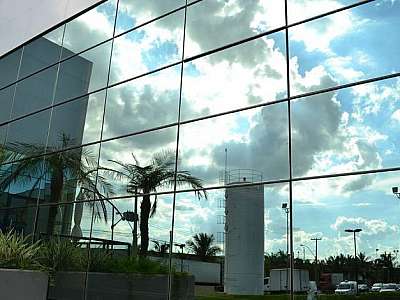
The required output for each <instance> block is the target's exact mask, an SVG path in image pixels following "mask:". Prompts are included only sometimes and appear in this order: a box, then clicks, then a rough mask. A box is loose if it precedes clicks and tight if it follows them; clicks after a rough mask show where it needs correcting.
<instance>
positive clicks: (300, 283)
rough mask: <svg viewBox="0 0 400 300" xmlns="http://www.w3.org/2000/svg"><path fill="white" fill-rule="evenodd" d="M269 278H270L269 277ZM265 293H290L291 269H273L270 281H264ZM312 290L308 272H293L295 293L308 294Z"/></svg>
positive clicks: (296, 270) (299, 270)
mask: <svg viewBox="0 0 400 300" xmlns="http://www.w3.org/2000/svg"><path fill="white" fill-rule="evenodd" d="M267 278H268V277H267ZM264 282H265V284H264V291H266V292H285V291H290V269H272V270H271V271H270V273H269V278H268V280H265V281H264ZM309 288H310V276H309V273H308V270H302V269H294V270H293V289H294V291H295V292H306V291H308V289H309Z"/></svg>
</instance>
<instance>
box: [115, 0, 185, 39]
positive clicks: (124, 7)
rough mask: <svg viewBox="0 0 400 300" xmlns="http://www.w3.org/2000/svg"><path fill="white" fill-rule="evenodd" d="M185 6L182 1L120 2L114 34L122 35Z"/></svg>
mask: <svg viewBox="0 0 400 300" xmlns="http://www.w3.org/2000/svg"><path fill="white" fill-rule="evenodd" d="M183 5H185V1H183V0H167V1H161V2H160V1H157V0H148V1H144V2H143V1H136V0H135V1H132V0H120V1H119V4H118V17H117V27H116V34H119V33H122V32H124V31H126V30H129V29H131V28H133V27H135V26H139V25H141V24H143V23H145V22H148V21H150V20H152V19H154V18H157V17H159V16H161V15H163V14H165V13H168V12H170V11H172V10H174V9H175V8H178V7H180V6H183Z"/></svg>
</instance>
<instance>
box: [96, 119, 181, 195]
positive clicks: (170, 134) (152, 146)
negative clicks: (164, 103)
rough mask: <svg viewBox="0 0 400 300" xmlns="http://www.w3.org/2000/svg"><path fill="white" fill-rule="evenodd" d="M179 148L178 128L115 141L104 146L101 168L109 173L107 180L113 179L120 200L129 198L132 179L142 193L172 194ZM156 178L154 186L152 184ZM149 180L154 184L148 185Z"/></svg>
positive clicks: (103, 144)
mask: <svg viewBox="0 0 400 300" xmlns="http://www.w3.org/2000/svg"><path fill="white" fill-rule="evenodd" d="M175 148H176V127H170V128H165V129H161V130H157V131H151V132H146V133H143V134H139V135H133V136H129V137H125V138H120V139H116V140H111V141H107V142H103V143H102V145H101V156H100V166H101V167H102V168H107V169H109V170H108V171H106V172H105V174H104V176H105V177H106V178H109V179H110V182H111V183H112V184H113V187H114V191H115V195H117V196H121V195H127V194H129V193H128V192H127V190H129V189H128V185H127V184H128V183H129V182H130V181H131V179H132V177H133V179H134V180H135V181H137V182H138V184H140V189H141V190H143V191H142V193H154V192H155V191H158V192H161V191H172V190H173V173H174V170H175ZM124 166H132V167H128V169H126V167H124ZM142 168H143V169H142ZM128 170H131V171H128ZM135 170H142V171H138V172H139V173H137V172H136V171H135ZM121 172H122V173H121ZM141 172H143V174H142V175H139V174H140V173H141ZM118 174H120V175H121V176H119V175H118ZM162 174H163V175H162ZM153 177H154V180H155V181H154V183H153V182H152V180H150V178H153ZM146 180H150V182H152V183H151V184H150V185H147V184H146Z"/></svg>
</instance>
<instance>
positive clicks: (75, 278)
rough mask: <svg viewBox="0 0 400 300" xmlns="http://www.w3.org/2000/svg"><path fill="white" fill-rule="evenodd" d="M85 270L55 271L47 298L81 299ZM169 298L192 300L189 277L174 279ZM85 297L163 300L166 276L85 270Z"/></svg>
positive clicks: (165, 290)
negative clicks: (54, 278) (88, 271)
mask: <svg viewBox="0 0 400 300" xmlns="http://www.w3.org/2000/svg"><path fill="white" fill-rule="evenodd" d="M85 275H86V274H85V273H78V272H59V273H57V275H56V284H55V287H54V288H51V290H50V293H49V298H50V299H57V300H69V299H74V300H80V299H82V300H83V299H85V298H84V293H85V290H84V286H85ZM172 291H173V294H172V300H194V278H193V276H178V277H175V278H174V281H173V288H172ZM86 293H87V298H86V299H88V300H95V299H102V300H114V299H118V300H131V299H146V300H165V299H167V298H168V275H157V274H152V275H150V274H112V273H89V276H88V282H87V291H86Z"/></svg>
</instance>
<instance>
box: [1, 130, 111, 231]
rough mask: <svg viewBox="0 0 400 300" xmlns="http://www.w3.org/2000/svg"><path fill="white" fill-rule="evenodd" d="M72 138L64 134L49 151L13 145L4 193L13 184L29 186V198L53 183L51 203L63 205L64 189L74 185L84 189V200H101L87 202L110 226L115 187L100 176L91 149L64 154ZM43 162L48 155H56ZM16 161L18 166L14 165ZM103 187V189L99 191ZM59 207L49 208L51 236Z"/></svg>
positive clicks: (4, 172)
mask: <svg viewBox="0 0 400 300" xmlns="http://www.w3.org/2000/svg"><path fill="white" fill-rule="evenodd" d="M73 144H74V143H73V140H72V139H71V138H69V136H67V135H65V134H62V135H61V136H60V143H59V145H57V146H49V147H45V146H43V145H33V144H26V143H11V144H10V145H9V146H8V148H7V149H6V150H3V151H2V152H3V153H4V151H6V155H5V156H4V155H3V160H4V157H5V159H6V161H8V162H9V164H7V165H3V168H2V172H1V173H0V191H5V190H7V189H8V188H10V187H11V186H12V185H13V184H18V185H19V186H24V185H26V184H29V193H28V197H29V198H30V197H31V196H32V194H33V193H34V192H35V191H37V190H38V189H40V188H42V187H43V181H45V180H50V203H51V204H57V203H59V202H61V200H62V197H63V194H64V189H66V187H67V186H68V184H71V183H72V184H71V185H72V187H73V188H77V187H80V190H81V192H80V193H79V197H80V200H100V201H90V202H86V203H87V204H89V205H90V206H91V207H93V206H94V208H95V214H96V215H95V217H96V218H101V217H104V220H105V221H106V222H107V210H106V206H105V203H104V201H105V196H103V194H102V193H104V194H105V195H106V196H108V195H110V194H112V187H111V185H110V184H109V183H107V181H106V180H105V179H104V178H103V177H102V176H100V175H99V176H97V184H96V175H97V174H96V173H97V172H96V169H97V168H96V163H97V161H96V159H95V157H94V155H93V154H92V153H91V151H90V150H88V149H73V150H70V151H62V150H63V149H65V148H68V147H70V146H71V145H73ZM52 152H57V153H55V154H51V155H49V156H46V157H45V158H43V154H44V153H52ZM12 161H15V162H14V163H10V162H12ZM99 187H100V188H99ZM57 213H58V208H57V205H52V206H50V208H49V217H48V222H47V233H48V234H50V235H51V234H53V233H54V227H55V220H56V217H57Z"/></svg>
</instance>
